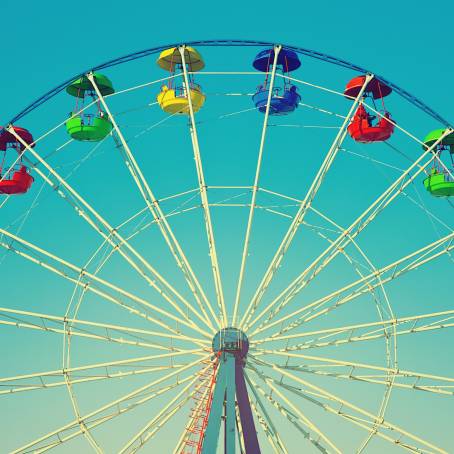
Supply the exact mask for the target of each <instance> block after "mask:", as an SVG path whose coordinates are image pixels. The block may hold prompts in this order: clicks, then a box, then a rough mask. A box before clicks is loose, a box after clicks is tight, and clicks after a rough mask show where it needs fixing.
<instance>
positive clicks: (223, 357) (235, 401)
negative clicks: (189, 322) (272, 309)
mask: <svg viewBox="0 0 454 454" xmlns="http://www.w3.org/2000/svg"><path fill="white" fill-rule="evenodd" d="M248 349H249V342H248V339H247V337H246V335H245V334H244V333H243V332H242V331H240V330H238V329H236V328H224V329H222V330H221V331H219V332H218V333H217V334H216V336H215V337H214V339H213V351H214V352H215V353H216V354H218V355H219V366H218V369H217V370H218V372H217V377H216V383H215V385H214V391H213V400H212V404H211V411H210V414H209V417H208V424H207V428H206V430H205V433H204V438H203V442H202V454H213V453H215V452H217V448H218V442H219V432H220V428H221V424H222V422H223V421H224V430H225V436H224V454H235V451H236V445H237V436H238V438H239V436H240V435H239V434H237V431H236V427H237V426H236V405H238V410H239V414H240V421H241V427H242V435H243V444H244V447H245V450H246V454H260V447H259V443H258V439H257V432H256V430H255V425H254V418H253V416H252V411H251V407H250V403H249V397H248V393H247V388H246V383H245V381H244V373H243V367H244V363H245V359H246V356H247V352H248Z"/></svg>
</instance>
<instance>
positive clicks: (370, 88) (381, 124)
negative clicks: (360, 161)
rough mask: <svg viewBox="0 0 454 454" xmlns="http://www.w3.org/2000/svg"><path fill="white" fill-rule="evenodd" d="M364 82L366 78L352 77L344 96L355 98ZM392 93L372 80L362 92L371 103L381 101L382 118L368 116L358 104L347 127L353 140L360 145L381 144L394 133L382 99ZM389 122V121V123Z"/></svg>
mask: <svg viewBox="0 0 454 454" xmlns="http://www.w3.org/2000/svg"><path fill="white" fill-rule="evenodd" d="M365 80H366V76H357V77H354V78H353V79H352V80H351V81H350V82H349V83H348V84H347V86H346V87H345V91H344V94H345V96H348V97H349V98H352V97H356V96H358V94H359V93H360V91H361V88H362V86H363V85H364V82H365ZM391 92H392V89H391V87H388V86H387V85H385V84H384V83H383V82H381V81H379V80H378V79H372V80H371V81H370V82H369V83H368V84H367V86H366V89H365V90H364V97H369V98H370V99H371V100H372V102H374V100H375V99H381V101H382V112H383V113H382V116H380V119H379V120H377V117H376V116H374V115H371V114H369V113H368V112H367V111H366V109H365V108H364V106H363V104H362V102H360V104H359V107H358V109H357V110H356V112H355V115H354V116H353V120H352V122H351V123H350V125H349V126H348V132H349V134H350V136H351V137H352V139H353V140H355V141H356V142H360V143H371V142H383V141H385V140H388V139H389V138H390V137H391V135H392V134H393V132H394V122H392V123H391V121H392V120H391V115H390V113H389V112H388V111H387V110H386V108H385V103H384V101H383V98H384V97H385V96H388V95H389V94H390V93H391ZM389 120H391V121H389Z"/></svg>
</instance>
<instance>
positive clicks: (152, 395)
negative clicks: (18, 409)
mask: <svg viewBox="0 0 454 454" xmlns="http://www.w3.org/2000/svg"><path fill="white" fill-rule="evenodd" d="M191 378H192V376H191V375H190V376H188V377H186V378H177V379H176V380H175V383H174V384H172V385H167V386H164V387H161V388H155V389H153V391H152V392H151V393H144V396H145V397H143V398H141V399H140V400H138V401H136V402H134V403H127V404H126V405H125V406H124V407H123V408H121V407H120V405H118V407H117V409H116V410H115V411H114V412H113V413H110V414H108V415H106V416H102V417H98V418H95V419H93V420H92V422H90V423H87V424H85V428H84V429H80V428H79V429H78V430H76V431H75V432H73V433H71V434H70V435H66V436H62V435H61V434H60V433H59V434H57V441H54V442H51V443H49V444H48V445H47V446H45V447H42V448H39V449H34V450H33V452H34V453H37V454H38V453H43V452H46V451H49V450H50V449H53V448H55V447H57V446H59V445H62V444H63V443H66V442H67V441H70V440H72V439H73V438H75V437H77V436H79V435H82V434H83V433H84V430H85V431H90V430H92V429H94V428H96V427H98V426H100V425H102V424H105V423H107V422H109V421H112V420H113V419H114V418H116V417H118V416H120V415H122V414H124V413H127V412H129V411H131V410H133V409H135V408H137V407H139V406H141V405H143V404H145V403H146V402H148V401H150V400H152V399H155V398H156V397H158V396H160V395H162V394H165V393H167V392H169V391H172V390H174V389H175V388H177V387H178V386H180V385H182V384H183V383H186V382H187V381H189V380H190V379H191ZM62 432H63V431H62ZM95 451H96V449H95ZM15 452H23V453H24V454H25V453H26V452H30V451H28V450H27V451H15ZM100 452H101V453H102V451H100Z"/></svg>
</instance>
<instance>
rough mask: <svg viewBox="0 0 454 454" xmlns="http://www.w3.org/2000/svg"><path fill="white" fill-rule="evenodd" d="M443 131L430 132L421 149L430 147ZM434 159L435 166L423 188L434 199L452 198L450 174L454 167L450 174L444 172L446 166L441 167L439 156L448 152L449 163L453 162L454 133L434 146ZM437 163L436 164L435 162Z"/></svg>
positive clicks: (453, 182)
mask: <svg viewBox="0 0 454 454" xmlns="http://www.w3.org/2000/svg"><path fill="white" fill-rule="evenodd" d="M444 132H445V129H435V130H434V131H431V132H430V133H429V134H427V136H426V137H425V139H424V145H423V148H424V149H426V148H427V147H431V146H432V145H433V144H434V143H435V142H436V141H437V140H439V139H440V137H441V136H442V135H443V134H444ZM433 151H434V152H436V159H435V158H434V164H436V166H435V167H434V168H433V169H432V171H431V173H430V174H429V175H428V176H427V178H425V179H424V181H423V183H424V187H425V188H426V189H427V191H429V192H430V193H431V194H432V195H433V196H435V197H453V196H454V180H453V178H452V174H454V165H453V166H452V168H451V170H450V172H451V175H450V174H449V172H448V171H447V170H446V169H448V166H442V165H440V164H439V162H441V161H440V156H441V155H442V153H443V154H444V152H445V151H448V153H449V155H450V156H451V163H452V162H453V153H454V133H451V134H448V135H447V136H446V137H444V138H443V140H442V141H441V142H440V143H439V144H438V145H437V146H436V148H435V150H433ZM437 161H438V162H437ZM437 164H438V165H437Z"/></svg>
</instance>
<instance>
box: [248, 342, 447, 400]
mask: <svg viewBox="0 0 454 454" xmlns="http://www.w3.org/2000/svg"><path fill="white" fill-rule="evenodd" d="M261 355H273V356H274V355H276V356H283V357H285V358H288V359H290V358H301V359H304V360H307V361H315V362H316V364H315V365H314V364H303V365H300V364H299V365H290V364H284V365H282V364H281V365H278V367H279V368H282V369H288V370H293V371H301V372H308V373H312V374H315V375H323V376H331V377H334V378H342V379H348V380H357V381H363V382H367V383H376V384H382V385H385V386H392V387H398V388H405V389H413V390H418V391H427V392H433V393H438V394H444V395H450V396H452V395H454V391H452V390H451V389H452V388H454V378H451V377H443V376H440V375H432V374H427V373H422V372H415V371H409V370H404V369H399V368H394V369H392V368H389V367H382V366H376V365H372V364H365V363H357V362H354V361H344V360H337V359H332V358H327V357H321V356H313V355H304V354H301V353H294V352H282V351H278V350H258V351H257V352H254V356H255V357H257V356H261ZM320 363H322V364H320ZM321 367H323V368H324V369H320V368H321ZM339 367H340V368H342V369H347V370H348V373H347V372H343V373H337V372H333V370H336V369H339ZM326 369H328V370H326ZM362 369H366V370H373V371H378V372H382V373H385V374H386V375H377V374H374V375H364V372H363V373H360V372H359V371H361V370H362ZM358 370H359V371H358ZM357 371H358V372H357ZM390 375H391V376H393V377H394V378H395V379H404V380H405V381H407V382H408V381H411V384H410V383H400V382H396V381H394V382H393V383H392V384H391V383H390V381H389V379H388V378H389V376H390ZM427 380H429V381H430V382H429V383H426V384H425V383H424V382H425V381H427ZM433 382H441V383H443V382H445V383H452V384H451V385H448V384H434V383H433Z"/></svg>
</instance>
